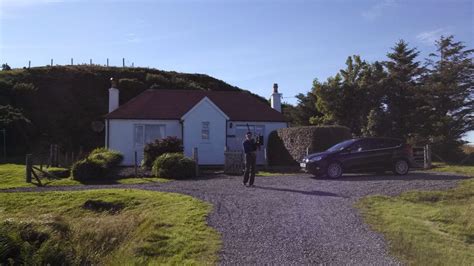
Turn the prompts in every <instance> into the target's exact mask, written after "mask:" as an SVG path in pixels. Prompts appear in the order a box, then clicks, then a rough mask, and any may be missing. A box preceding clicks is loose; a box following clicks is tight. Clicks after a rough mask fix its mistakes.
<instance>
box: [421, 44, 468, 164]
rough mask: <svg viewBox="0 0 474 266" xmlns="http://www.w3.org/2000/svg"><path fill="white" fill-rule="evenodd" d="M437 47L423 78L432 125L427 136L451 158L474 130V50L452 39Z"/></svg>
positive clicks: (428, 61)
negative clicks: (463, 137) (469, 132)
mask: <svg viewBox="0 0 474 266" xmlns="http://www.w3.org/2000/svg"><path fill="white" fill-rule="evenodd" d="M436 48H437V50H436V52H435V53H432V54H430V59H428V60H427V68H428V73H429V74H428V75H426V77H425V78H424V83H425V85H424V91H425V92H426V95H425V96H426V107H425V109H426V110H427V114H428V115H427V117H428V118H429V120H428V121H429V122H430V123H429V128H428V130H427V132H426V133H425V135H426V136H427V137H429V138H430V139H431V140H432V141H433V142H434V143H435V144H437V145H438V147H439V150H440V151H442V152H443V153H445V154H446V155H447V157H452V156H453V153H455V152H456V151H455V150H456V149H457V148H458V147H459V146H460V145H461V144H462V143H463V142H462V140H461V138H462V136H463V135H464V134H465V133H466V132H468V131H470V130H474V63H473V58H472V53H473V52H474V50H473V49H466V46H465V45H464V44H463V43H462V42H456V41H454V37H453V36H449V37H444V36H442V37H441V38H440V39H439V40H438V41H437V42H436ZM448 154H449V155H448Z"/></svg>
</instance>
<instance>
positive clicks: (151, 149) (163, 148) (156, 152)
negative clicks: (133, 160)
mask: <svg viewBox="0 0 474 266" xmlns="http://www.w3.org/2000/svg"><path fill="white" fill-rule="evenodd" d="M182 152H183V142H182V141H181V140H180V139H178V138H177V137H166V138H164V139H157V140H155V141H154V142H151V143H148V144H147V145H145V148H144V149H143V153H144V154H143V164H144V166H146V167H151V166H152V164H153V162H154V161H155V160H156V158H158V157H159V156H161V155H162V154H165V153H182Z"/></svg>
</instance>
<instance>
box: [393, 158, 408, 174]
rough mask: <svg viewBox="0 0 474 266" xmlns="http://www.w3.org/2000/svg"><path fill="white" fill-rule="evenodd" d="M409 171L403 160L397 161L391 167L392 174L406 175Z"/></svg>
mask: <svg viewBox="0 0 474 266" xmlns="http://www.w3.org/2000/svg"><path fill="white" fill-rule="evenodd" d="M409 169H410V166H409V165H408V162H407V161H405V160H397V161H396V162H395V164H394V165H393V172H394V173H395V174H397V175H406V174H407V173H408V170H409Z"/></svg>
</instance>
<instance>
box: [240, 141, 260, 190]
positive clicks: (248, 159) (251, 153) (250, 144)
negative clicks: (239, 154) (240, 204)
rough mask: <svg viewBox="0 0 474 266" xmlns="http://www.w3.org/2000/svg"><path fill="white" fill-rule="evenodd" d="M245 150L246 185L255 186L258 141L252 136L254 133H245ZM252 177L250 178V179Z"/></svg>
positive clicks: (243, 143) (243, 144)
mask: <svg viewBox="0 0 474 266" xmlns="http://www.w3.org/2000/svg"><path fill="white" fill-rule="evenodd" d="M242 146H243V147H244V152H245V173H244V185H245V186H247V182H249V184H248V186H249V187H251V186H253V182H254V181H255V164H256V163H257V153H256V151H257V143H255V140H254V139H253V138H252V133H251V132H247V134H246V135H245V140H244V142H242ZM249 178H250V180H249Z"/></svg>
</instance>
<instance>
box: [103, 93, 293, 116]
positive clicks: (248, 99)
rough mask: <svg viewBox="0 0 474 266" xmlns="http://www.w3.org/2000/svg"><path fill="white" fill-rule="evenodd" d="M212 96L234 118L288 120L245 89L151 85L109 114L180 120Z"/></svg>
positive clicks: (213, 100)
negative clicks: (162, 88)
mask: <svg viewBox="0 0 474 266" xmlns="http://www.w3.org/2000/svg"><path fill="white" fill-rule="evenodd" d="M204 97H208V98H209V99H210V100H211V101H212V102H213V103H214V104H215V105H217V106H218V107H219V108H220V109H221V110H222V111H223V112H224V113H225V114H226V115H227V116H228V117H229V118H230V120H232V121H262V122H286V119H285V117H284V116H283V114H281V113H280V112H278V111H276V110H274V109H272V108H271V107H270V106H269V105H268V104H265V103H264V102H262V101H260V100H259V99H257V98H256V97H255V96H253V95H251V94H249V93H246V92H241V91H199V90H153V89H149V90H146V91H144V92H142V93H141V94H139V95H138V96H137V97H135V98H133V99H131V100H130V101H128V102H127V103H125V104H124V105H122V106H120V107H119V108H117V109H116V110H114V111H112V112H111V113H109V114H107V115H106V116H105V118H106V119H163V120H177V119H180V118H181V117H182V116H183V115H184V114H185V113H186V112H188V111H189V110H190V109H191V108H192V107H193V106H195V105H196V104H197V103H198V102H199V101H200V100H202V99H203V98H204Z"/></svg>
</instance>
